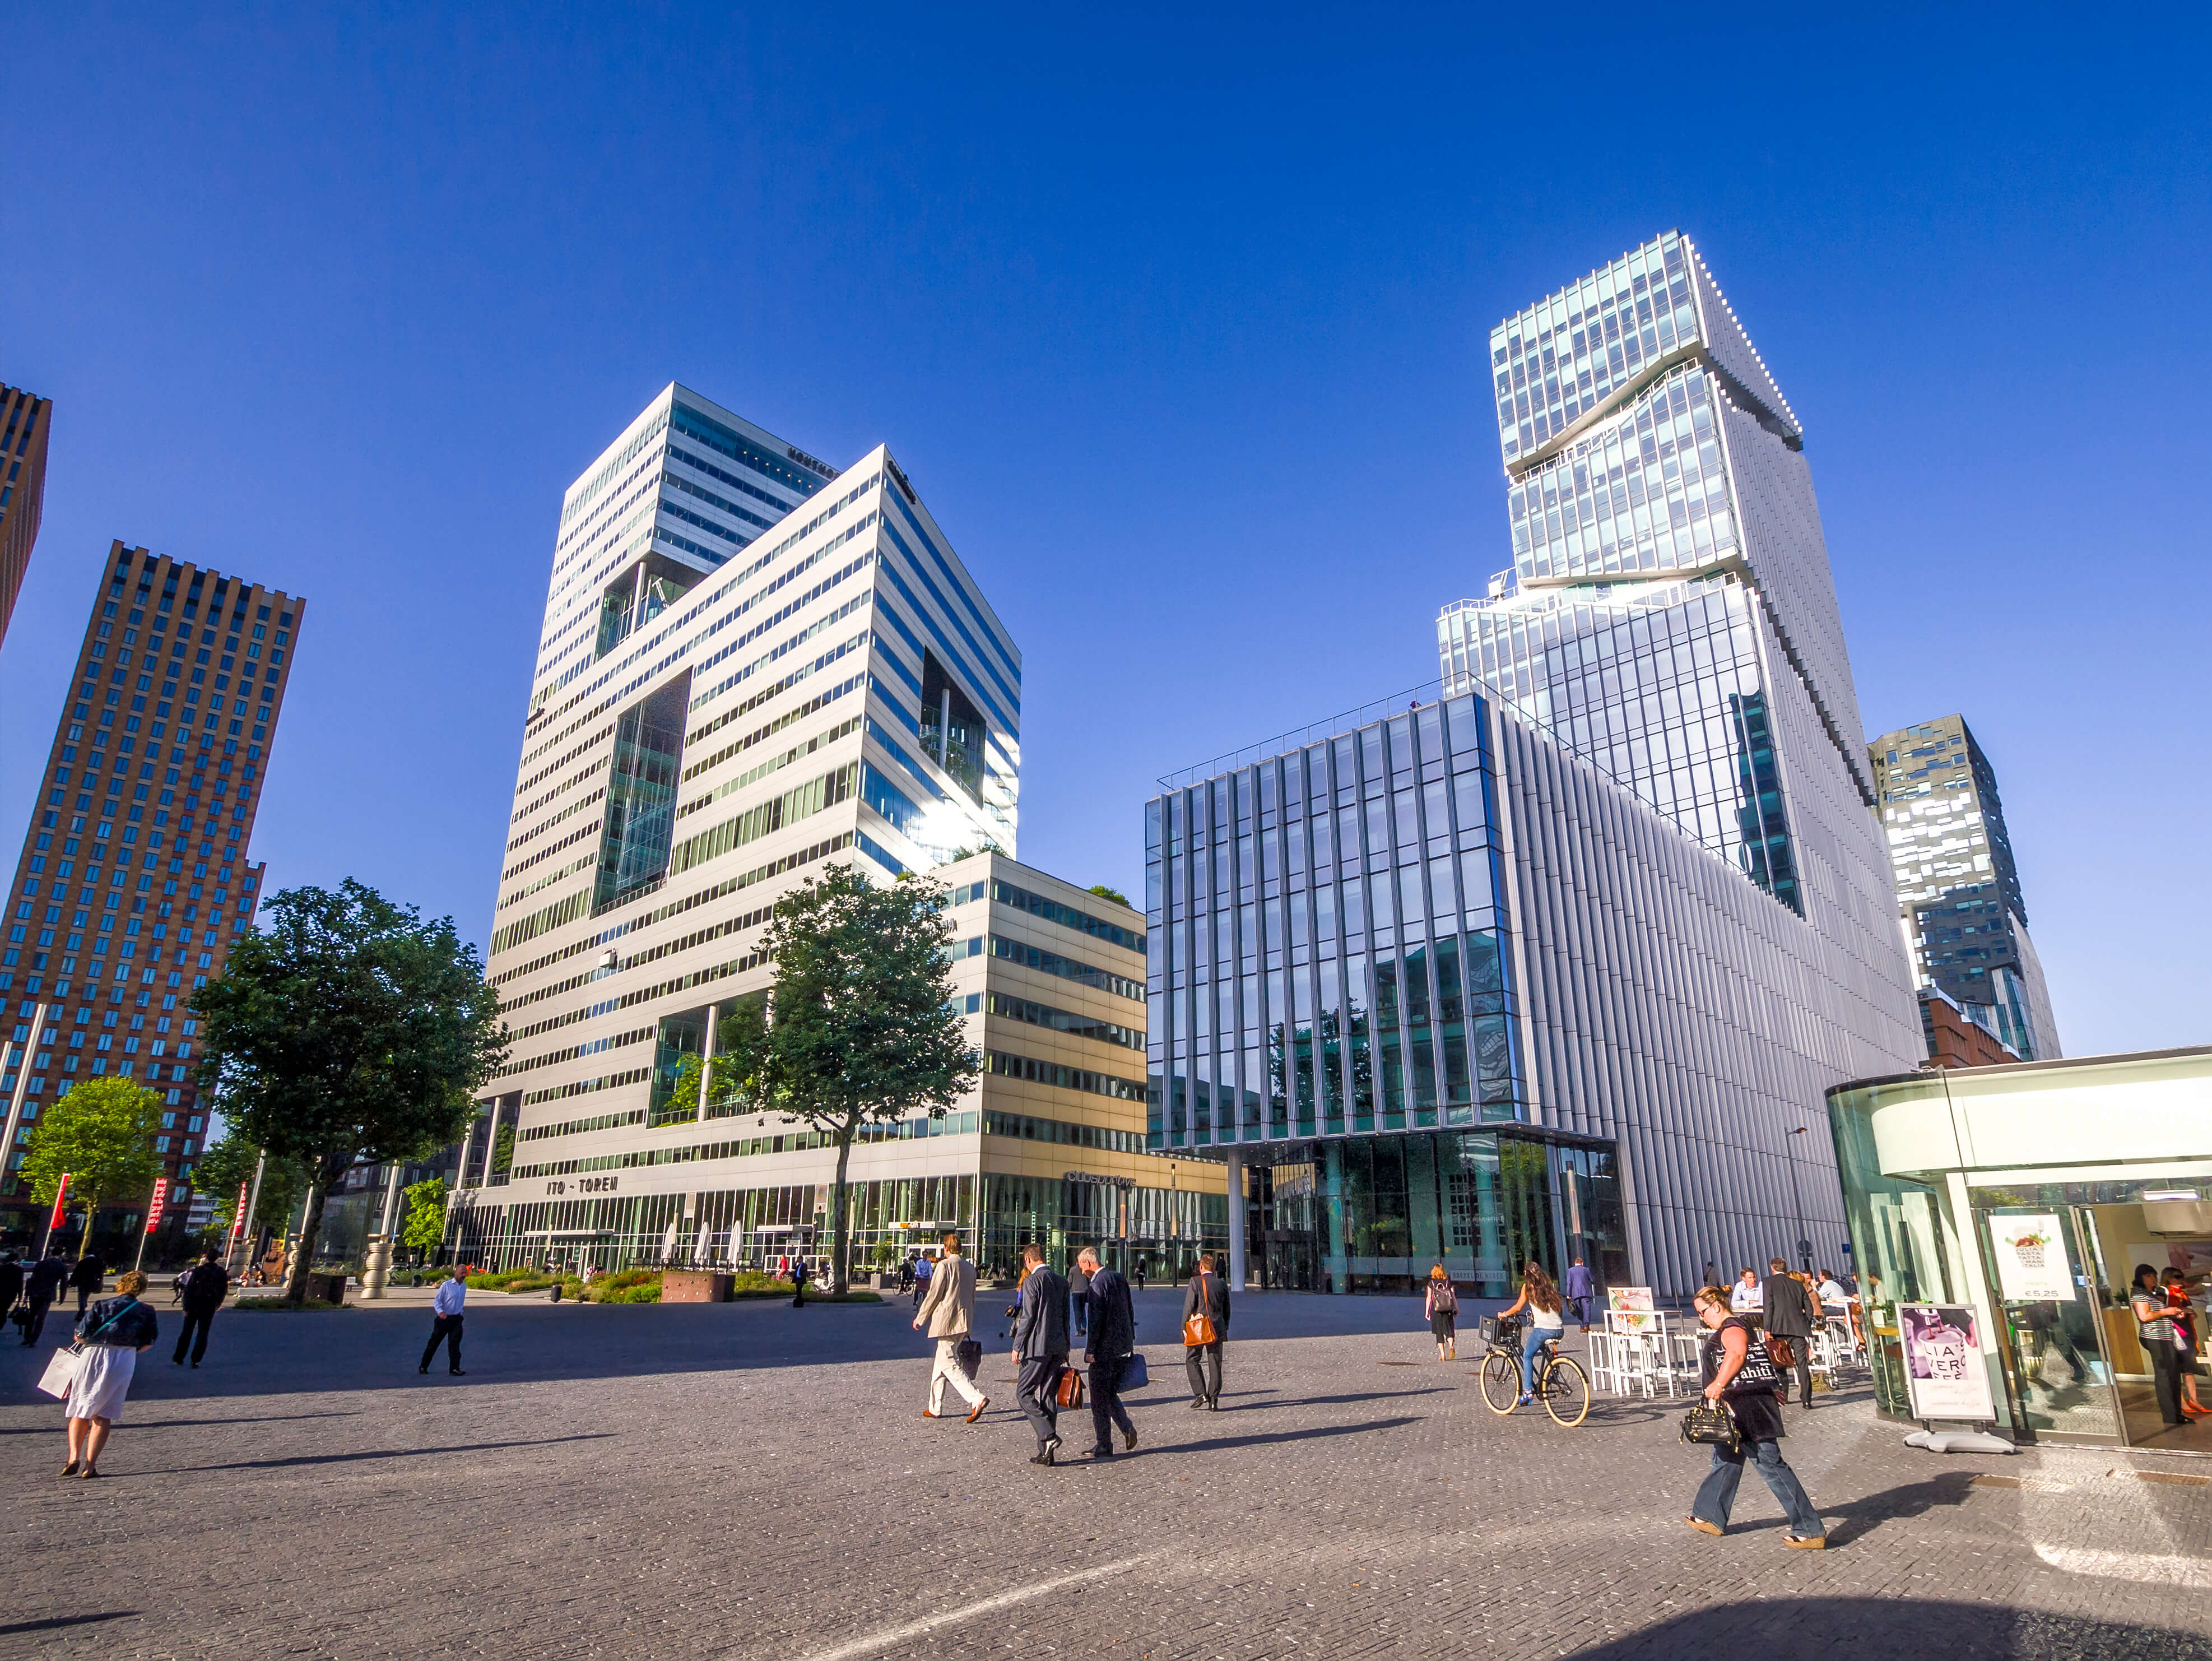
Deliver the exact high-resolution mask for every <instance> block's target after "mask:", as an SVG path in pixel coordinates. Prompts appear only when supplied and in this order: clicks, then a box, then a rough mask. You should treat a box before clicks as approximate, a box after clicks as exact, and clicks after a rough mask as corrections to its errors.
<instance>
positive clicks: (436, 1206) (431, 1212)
mask: <svg viewBox="0 0 2212 1661" xmlns="http://www.w3.org/2000/svg"><path fill="white" fill-rule="evenodd" d="M403 1192H404V1194H405V1195H406V1197H407V1220H405V1221H404V1222H403V1223H401V1224H400V1226H399V1244H402V1245H404V1246H411V1247H413V1248H414V1249H415V1250H417V1251H435V1250H437V1249H438V1248H439V1247H440V1246H441V1245H443V1244H445V1243H446V1179H445V1178H444V1177H426V1178H424V1179H423V1180H422V1181H421V1182H419V1183H409V1184H408V1185H407V1187H406V1188H405V1189H404V1190H403Z"/></svg>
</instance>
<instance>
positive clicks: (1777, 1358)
mask: <svg viewBox="0 0 2212 1661" xmlns="http://www.w3.org/2000/svg"><path fill="white" fill-rule="evenodd" d="M1796 1342H1797V1341H1796V1339H1794V1338H1784V1336H1782V1335H1780V1334H1779V1333H1774V1332H1770V1333H1768V1334H1767V1335H1766V1354H1767V1359H1768V1360H1771V1361H1772V1362H1773V1363H1774V1365H1775V1366H1778V1367H1794V1366H1796V1365H1797V1352H1796V1350H1795V1349H1793V1348H1790V1346H1791V1345H1793V1344H1794V1343H1796Z"/></svg>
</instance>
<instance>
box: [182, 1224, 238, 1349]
mask: <svg viewBox="0 0 2212 1661" xmlns="http://www.w3.org/2000/svg"><path fill="white" fill-rule="evenodd" d="M181 1290H182V1291H183V1293H184V1295H185V1323H184V1325H183V1326H182V1327H180V1328H179V1329H178V1332H177V1353H176V1354H174V1355H173V1356H171V1357H170V1358H169V1359H170V1360H172V1361H173V1362H174V1363H175V1364H176V1365H177V1366H184V1364H185V1349H186V1348H190V1349H191V1353H192V1365H193V1366H198V1365H199V1364H200V1358H201V1357H202V1356H204V1355H205V1354H207V1341H208V1329H209V1328H210V1327H211V1326H212V1325H214V1324H215V1314H216V1311H217V1310H219V1309H221V1308H222V1300H223V1299H224V1298H225V1297H226V1296H228V1293H229V1292H230V1275H229V1272H228V1270H226V1269H224V1268H223V1266H222V1259H221V1258H220V1257H218V1256H216V1250H215V1248H214V1247H213V1246H210V1247H209V1248H208V1249H207V1250H206V1251H205V1252H204V1253H202V1254H201V1256H200V1260H199V1262H197V1263H196V1264H194V1265H193V1266H192V1267H191V1269H188V1270H187V1271H185V1277H184V1281H183V1285H182V1287H181Z"/></svg>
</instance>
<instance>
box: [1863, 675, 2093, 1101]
mask: <svg viewBox="0 0 2212 1661" xmlns="http://www.w3.org/2000/svg"><path fill="white" fill-rule="evenodd" d="M1867 753H1868V755H1869V757H1871V758H1872V761H1873V764H1874V775H1875V788H1876V789H1877V790H1879V791H1880V793H1881V818H1882V824H1883V827H1884V828H1885V829H1886V830H1887V832H1888V834H1889V851H1890V858H1891V861H1892V862H1893V866H1894V868H1895V871H1896V875H1897V899H1898V906H1899V918H1900V920H1901V921H1902V922H1903V923H1904V925H1905V934H1906V937H1907V939H1908V940H1909V942H1910V944H1911V947H1912V959H1913V967H1914V968H1915V970H1917V971H1918V973H1919V976H1920V979H1921V983H1922V984H1923V985H1926V986H1933V987H1937V988H1940V989H1942V992H1943V993H1944V995H1946V996H1948V998H1950V999H1951V1000H1952V1001H1954V1002H1955V1003H1958V1004H1960V1005H1961V1006H1962V1007H1964V1008H1965V1009H1966V1011H1967V1012H1968V1013H1969V1014H1970V1015H1972V1017H1974V1018H1975V1019H1978V1020H1980V1021H1982V1022H1983V1023H1984V1025H1987V1026H1988V1027H1989V1028H1990V1030H1991V1031H1994V1032H1996V1035H1997V1036H1998V1037H2000V1038H2002V1039H2003V1040H2004V1042H2005V1043H2008V1044H2010V1045H2011V1046H2012V1047H2013V1049H2014V1050H2017V1051H2018V1052H2019V1053H2020V1054H2021V1056H2023V1057H2025V1058H2026V1059H2027V1060H2028V1061H2032V1062H2046V1061H2050V1060H2051V1059H2052V1058H2054V1057H2055V1056H2057V1055H2058V1054H2059V1049H2058V1024H2057V1019H2055V1018H2054V1017H2053V1016H2052V1014H2051V993H2050V991H2049V989H2047V988H2046V987H2045V984H2044V981H2043V965H2042V964H2041V963H2039V961H2038V960H2037V958H2036V955H2035V946H2034V944H2033V941H2031V940H2029V939H2028V937H2027V902H2026V901H2025V900H2024V899H2022V898H2021V891H2020V868H2019V867H2018V866H2017V865H2015V863H2014V861H2013V856H2012V837H2011V835H2010V833H2009V832H2008V831H2007V830H2006V829H2005V818H2004V803H2003V802H2002V800H1999V798H1998V796H1997V776H1996V769H1995V768H1993V767H1991V766H1990V758H1989V757H1987V756H1985V755H1984V754H1983V753H1982V746H1981V745H1978V744H1977V743H1976V742H1975V741H1974V734H1973V729H1972V728H1971V727H1968V726H1967V725H1966V717H1965V716H1964V715H1945V716H1942V718H1941V719H1939V720H1936V721H1922V722H1920V723H1919V724H1918V725H1917V726H1912V727H1900V728H1899V730H1898V731H1896V732H1894V733H1883V734H1882V735H1881V737H1880V738H1878V739H1875V740H1874V741H1873V742H1872V743H1871V744H1869V745H1868V746H1867Z"/></svg>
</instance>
